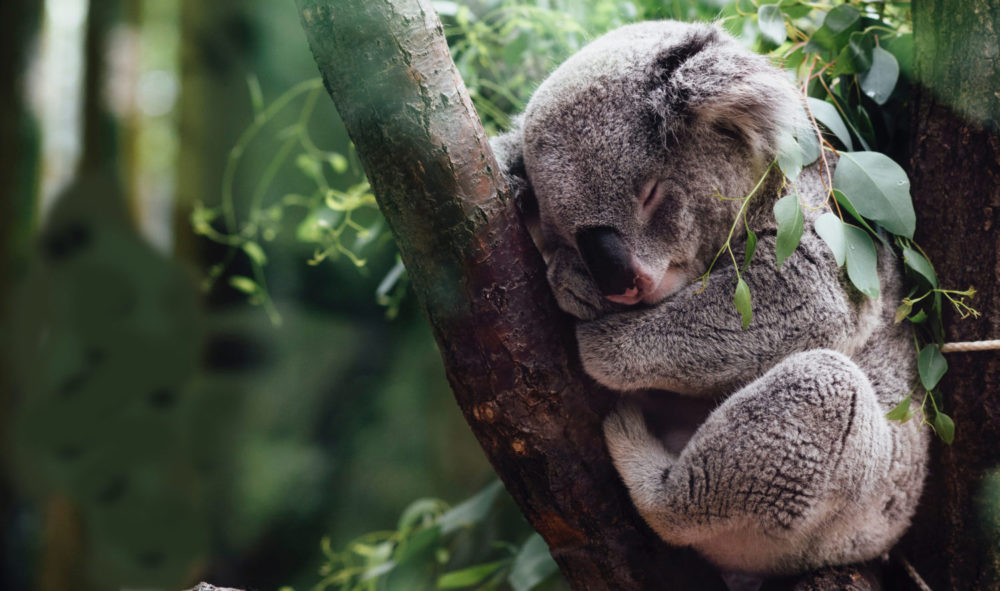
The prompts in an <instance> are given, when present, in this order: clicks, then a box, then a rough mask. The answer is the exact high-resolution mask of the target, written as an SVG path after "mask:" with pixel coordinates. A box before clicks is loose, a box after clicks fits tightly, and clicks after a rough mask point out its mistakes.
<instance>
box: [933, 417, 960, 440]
mask: <svg viewBox="0 0 1000 591" xmlns="http://www.w3.org/2000/svg"><path fill="white" fill-rule="evenodd" d="M934 432H935V433H937V434H938V437H940V438H941V441H943V442H945V443H946V444H947V445H951V444H952V442H954V441H955V421H953V420H951V417H949V416H948V415H946V414H944V413H943V412H941V411H938V412H937V414H935V415H934Z"/></svg>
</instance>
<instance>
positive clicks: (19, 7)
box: [0, 0, 42, 305]
mask: <svg viewBox="0 0 1000 591" xmlns="http://www.w3.org/2000/svg"><path fill="white" fill-rule="evenodd" d="M41 13H42V6H41V3H40V2H38V1H37V0H5V1H4V2H0V56H3V59H0V80H2V81H3V86H2V87H0V298H4V297H5V295H6V294H7V293H9V287H10V284H11V281H12V280H13V279H14V277H15V276H16V275H18V274H19V273H20V272H21V271H23V265H24V261H25V258H26V255H27V253H28V251H29V250H30V248H31V244H32V240H33V238H34V234H35V229H36V228H35V226H36V219H35V214H36V206H37V203H36V200H37V198H38V177H39V141H40V139H39V133H38V125H37V123H36V121H35V119H34V116H33V115H32V114H31V112H30V111H29V110H28V108H27V104H26V95H27V92H26V91H27V89H26V87H25V86H26V85H25V68H26V66H27V58H28V52H29V49H31V44H32V42H33V41H34V40H35V37H36V35H37V34H38V25H39V22H40V18H41ZM0 305H2V302H0Z"/></svg>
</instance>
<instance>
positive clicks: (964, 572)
mask: <svg viewBox="0 0 1000 591" xmlns="http://www.w3.org/2000/svg"><path fill="white" fill-rule="evenodd" d="M913 17H914V34H915V48H916V55H915V68H916V76H917V82H918V84H917V89H918V95H917V100H916V102H915V108H914V110H913V135H912V160H911V162H910V175H911V180H912V185H913V198H914V202H915V206H916V210H917V215H918V216H919V219H918V224H917V228H918V235H917V239H918V241H919V243H920V244H921V245H922V246H923V247H924V248H925V249H926V250H927V251H928V253H929V254H930V255H931V260H933V261H934V263H935V265H936V268H937V272H938V275H939V276H940V278H941V280H942V283H943V284H944V285H945V286H947V287H954V288H959V289H964V288H965V287H968V286H969V285H973V286H975V288H976V290H977V292H978V295H977V296H976V298H975V302H974V303H975V305H976V307H977V308H978V309H979V311H980V312H982V314H983V316H982V318H980V319H978V320H964V321H962V320H959V319H958V318H957V317H956V316H955V315H954V314H953V313H952V314H950V316H948V315H946V320H945V333H946V335H945V338H946V340H948V341H968V340H978V339H996V338H1000V233H998V229H1000V94H998V91H1000V43H998V39H1000V1H998V0H960V1H959V0H921V1H920V2H914V6H913ZM946 312H951V311H950V310H947V311H946ZM947 360H948V365H949V371H948V374H947V375H946V376H945V378H944V380H943V382H942V387H943V389H944V391H945V412H947V413H949V414H950V415H951V416H952V417H953V418H954V420H955V442H954V444H953V445H952V446H950V447H948V446H945V445H943V444H940V443H937V444H936V445H935V446H934V454H933V459H932V465H931V472H930V474H931V476H930V480H929V482H928V485H927V489H926V491H925V493H924V498H923V499H922V501H921V509H920V511H919V514H918V519H917V521H916V523H915V526H914V528H913V529H912V530H911V532H910V534H909V535H908V536H907V538H906V539H905V541H904V544H903V549H904V552H906V553H907V555H908V558H909V559H910V561H911V562H912V563H913V565H914V566H915V568H916V569H917V570H918V571H919V572H920V573H921V574H922V575H923V576H924V578H925V579H926V580H927V583H928V584H929V585H930V586H931V588H932V589H935V590H940V589H963V590H965V589H969V590H973V589H984V590H985V589H997V588H1000V471H998V469H1000V445H998V441H1000V398H998V397H997V393H998V392H1000V355H998V353H997V352H996V351H988V352H982V353H957V354H952V355H949V356H948V358H947Z"/></svg>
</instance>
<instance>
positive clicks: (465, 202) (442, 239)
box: [298, 0, 721, 590]
mask: <svg viewBox="0 0 1000 591" xmlns="http://www.w3.org/2000/svg"><path fill="white" fill-rule="evenodd" d="M298 5H299V8H300V12H301V18H302V23H303V26H304V28H305V30H306V33H307V36H308V38H309V43H310V46H311V47H312V50H313V54H314V56H315V57H316V61H317V63H318V65H319V69H320V72H321V73H322V74H323V77H324V80H325V82H326V86H327V89H328V90H329V91H330V93H331V95H332V96H333V99H334V102H335V103H336V104H337V108H338V110H339V111H340V115H341V117H343V119H344V122H345V124H346V125H347V129H348V131H349V132H350V134H351V139H352V140H353V141H354V143H355V145H356V146H357V150H358V154H359V155H360V156H361V159H362V161H363V163H364V166H365V170H366V171H367V172H368V175H369V179H370V180H371V181H372V185H373V187H374V190H375V194H376V196H377V197H378V199H379V206H380V207H381V208H382V211H383V213H384V214H385V216H386V219H387V220H388V222H389V224H390V226H391V227H392V229H393V232H394V233H395V235H396V238H397V242H398V244H399V250H400V253H401V254H402V257H403V260H404V262H405V263H406V268H407V270H408V271H409V274H410V277H411V279H412V282H413V287H414V292H415V293H416V294H417V297H418V299H420V302H421V305H422V307H423V309H424V311H425V313H426V315H427V318H428V320H429V321H430V323H431V326H432V327H433V330H434V334H435V337H436V339H437V342H438V346H439V347H440V349H441V352H442V355H443V357H444V363H445V367H446V368H447V372H448V377H449V380H450V382H451V385H452V388H453V389H454V392H455V397H456V399H457V400H458V403H459V405H460V406H461V408H462V411H463V412H464V413H465V417H466V419H467V420H468V422H469V425H470V426H471V427H472V430H473V432H474V433H475V435H476V437H477V438H478V439H479V442H480V443H481V444H482V446H483V448H484V449H485V450H486V454H487V456H488V457H489V459H490V461H491V462H492V463H493V466H494V468H495V469H496V470H497V472H498V473H499V475H500V477H501V478H502V479H503V481H504V484H505V485H506V486H507V490H508V491H510V493H511V494H512V495H513V496H514V498H515V499H516V500H517V502H518V504H519V505H520V507H521V510H522V511H523V512H524V513H525V515H526V516H527V517H528V518H529V519H530V520H531V522H532V524H533V525H534V526H535V528H536V529H537V530H538V531H539V533H541V534H542V536H543V537H544V538H545V540H546V541H547V542H548V543H549V546H550V548H551V550H552V554H553V556H554V557H555V559H556V561H557V562H558V563H559V565H560V567H561V568H562V571H563V574H564V575H566V577H567V578H568V579H569V580H570V582H571V583H572V584H573V586H574V588H578V589H615V590H617V589H673V588H676V589H712V588H716V587H719V586H720V585H721V582H720V581H718V579H717V577H715V575H713V573H712V572H711V570H710V569H709V568H708V567H707V566H706V565H705V564H704V563H702V562H701V561H700V560H699V559H698V558H697V557H696V556H695V555H694V554H693V553H691V552H689V551H683V550H675V549H670V548H668V547H666V546H665V545H664V544H662V543H661V542H660V541H659V540H658V539H657V538H656V536H655V535H654V534H653V533H652V531H650V530H649V529H648V528H647V527H646V526H645V525H644V524H643V523H642V521H641V519H640V518H639V516H638V515H637V514H636V512H635V510H634V509H633V508H632V505H631V503H630V501H629V498H628V495H627V493H626V491H625V489H624V487H623V486H622V485H621V483H620V482H619V481H618V477H617V475H616V474H615V471H614V469H613V468H612V466H611V463H610V461H609V460H608V457H607V455H606V452H605V450H604V444H603V438H602V436H601V430H600V424H601V417H602V416H603V415H604V413H605V412H606V411H607V409H608V407H609V406H610V404H611V403H612V401H613V399H614V397H613V395H611V394H609V393H608V392H606V391H603V390H601V389H600V388H598V387H597V386H595V385H594V384H593V382H591V381H590V380H589V379H587V378H586V377H585V376H584V375H583V374H582V372H581V371H580V368H579V365H578V363H577V362H576V357H575V352H574V347H575V345H574V338H573V334H572V330H571V326H570V324H569V322H568V321H567V319H566V318H565V317H564V316H563V315H562V314H560V313H559V312H558V310H557V309H556V307H555V303H554V300H553V298H552V297H551V295H550V294H549V292H548V287H547V285H546V282H545V273H544V268H543V264H542V261H541V258H540V256H539V255H538V253H537V251H536V250H535V248H534V246H533V245H532V243H531V240H530V238H529V237H528V234H527V233H526V232H525V230H524V228H523V227H522V224H521V222H520V220H519V218H518V215H517V211H516V208H515V205H514V203H513V202H512V200H511V199H510V198H509V197H508V195H507V194H506V187H505V184H504V182H503V181H502V179H501V178H500V177H499V176H498V175H497V164H496V162H495V160H494V158H493V155H492V152H491V151H490V148H489V144H488V143H487V139H486V136H485V133H484V131H483V129H482V126H481V124H480V122H479V119H478V117H477V116H476V113H475V111H474V109H473V107H472V104H471V102H470V100H469V97H468V95H467V93H466V90H465V86H464V84H463V83H462V80H461V78H460V77H459V75H458V72H457V71H456V70H455V68H454V65H453V64H452V61H451V57H450V55H449V52H448V46H447V44H446V42H445V39H444V35H443V32H442V29H441V24H440V22H439V21H438V19H437V16H436V14H435V13H434V10H433V9H432V8H431V3H430V2H429V1H427V0H402V1H393V2H389V1H386V0H374V1H372V0H351V1H348V0H299V2H298Z"/></svg>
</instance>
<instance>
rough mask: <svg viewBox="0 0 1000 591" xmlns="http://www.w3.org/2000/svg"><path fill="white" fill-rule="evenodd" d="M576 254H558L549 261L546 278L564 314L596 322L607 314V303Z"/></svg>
mask: <svg viewBox="0 0 1000 591" xmlns="http://www.w3.org/2000/svg"><path fill="white" fill-rule="evenodd" d="M577 259H579V257H578V256H576V253H575V252H574V251H571V250H569V249H562V250H558V251H556V253H555V254H554V255H553V257H552V259H551V260H550V261H549V268H548V272H547V278H548V281H549V285H550V286H551V287H552V293H553V294H554V295H555V296H556V303H558V304H559V308H560V309H562V311H564V312H567V313H569V314H572V315H573V316H575V317H577V318H579V319H580V320H593V319H594V318H597V317H598V316H600V315H601V314H603V313H604V310H605V308H606V307H607V306H606V303H610V302H607V300H605V299H604V298H603V297H602V296H601V294H600V292H599V291H598V290H597V286H596V285H594V282H593V280H592V279H591V278H590V274H589V273H588V272H587V270H586V269H585V268H584V267H583V262H582V261H579V260H577Z"/></svg>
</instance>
